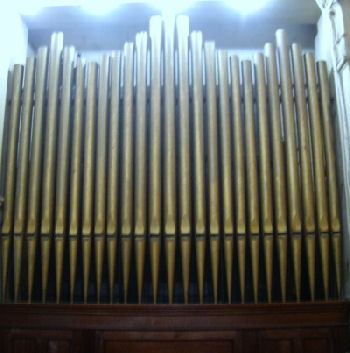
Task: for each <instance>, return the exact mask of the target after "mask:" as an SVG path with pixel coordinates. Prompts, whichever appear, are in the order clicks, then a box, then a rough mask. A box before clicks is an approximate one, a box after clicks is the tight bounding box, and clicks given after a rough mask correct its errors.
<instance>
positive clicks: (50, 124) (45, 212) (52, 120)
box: [41, 33, 63, 303]
mask: <svg viewBox="0 0 350 353" xmlns="http://www.w3.org/2000/svg"><path fill="white" fill-rule="evenodd" d="M62 47H63V33H54V34H53V35H52V36H51V47H50V60H49V69H48V101H47V113H46V131H45V147H44V159H43V172H42V207H41V213H42V214H41V259H42V262H41V264H42V270H41V272H42V274H41V275H42V276H41V277H42V301H43V302H44V303H45V301H46V292H47V284H48V276H49V265H50V248H51V237H52V234H53V232H54V218H55V217H54V216H55V215H54V206H55V174H56V134H57V131H56V130H57V105H58V92H59V82H60V61H61V52H62Z"/></svg>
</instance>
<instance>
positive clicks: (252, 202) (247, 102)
mask: <svg viewBox="0 0 350 353" xmlns="http://www.w3.org/2000/svg"><path fill="white" fill-rule="evenodd" d="M242 68H243V83H244V107H245V141H246V156H247V163H246V172H247V200H248V201H247V206H248V207H247V210H248V232H249V236H250V246H251V261H252V276H253V277H252V278H253V293H254V302H255V303H257V302H258V285H259V194H258V171H257V162H256V146H255V131H254V130H255V129H254V112H253V92H252V91H253V89H252V64H251V61H250V60H244V61H243V62H242Z"/></svg>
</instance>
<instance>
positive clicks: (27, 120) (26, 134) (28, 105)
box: [13, 57, 35, 302]
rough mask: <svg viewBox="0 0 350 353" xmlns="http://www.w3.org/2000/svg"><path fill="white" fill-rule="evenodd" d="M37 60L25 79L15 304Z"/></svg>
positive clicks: (31, 63) (17, 199) (28, 67)
mask: <svg viewBox="0 0 350 353" xmlns="http://www.w3.org/2000/svg"><path fill="white" fill-rule="evenodd" d="M34 70H35V58H34V57H31V58H27V60H26V70H25V77H24V91H23V103H22V113H21V133H20V139H19V151H18V169H17V176H16V193H15V196H16V197H15V212H14V250H13V251H14V287H15V288H14V289H15V298H14V299H15V302H17V300H18V296H19V290H20V279H21V267H22V252H23V236H24V233H25V226H26V218H27V191H28V184H27V182H28V166H29V165H28V159H29V142H30V127H31V123H32V110H33V93H34Z"/></svg>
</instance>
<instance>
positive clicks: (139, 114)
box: [134, 32, 147, 303]
mask: <svg viewBox="0 0 350 353" xmlns="http://www.w3.org/2000/svg"><path fill="white" fill-rule="evenodd" d="M135 42H136V121H135V124H136V136H135V141H136V145H135V149H136V150H135V205H134V215H135V225H134V234H135V241H134V242H135V259H136V264H137V266H136V275H137V291H138V300H139V303H140V302H141V298H142V288H143V273H144V263H145V248H146V233H147V218H146V209H147V208H146V207H147V203H146V201H147V200H146V191H147V190H146V187H147V166H146V162H147V154H146V151H147V143H146V138H147V121H146V106H147V94H146V89H147V87H146V85H147V82H146V79H147V77H146V76H147V33H146V32H141V33H139V34H137V35H136V40H135Z"/></svg>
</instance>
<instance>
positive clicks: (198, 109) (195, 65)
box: [190, 31, 206, 303]
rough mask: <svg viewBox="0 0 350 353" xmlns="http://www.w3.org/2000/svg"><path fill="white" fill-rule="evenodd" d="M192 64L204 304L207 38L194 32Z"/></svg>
mask: <svg viewBox="0 0 350 353" xmlns="http://www.w3.org/2000/svg"><path fill="white" fill-rule="evenodd" d="M190 37H191V38H190V41H191V54H192V55H191V63H192V89H193V130H194V183H195V185H194V193H195V200H194V208H195V229H194V230H195V234H196V263H197V280H198V288H199V300H200V302H201V303H202V302H203V295H204V293H203V291H204V261H205V232H206V227H205V177H204V131H203V53H202V47H203V38H202V33H201V32H196V31H194V32H192V33H191V36H190Z"/></svg>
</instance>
